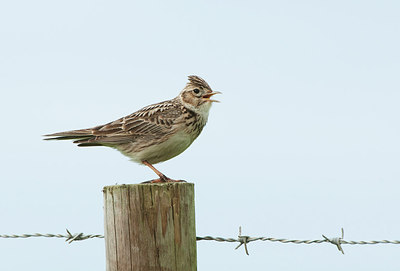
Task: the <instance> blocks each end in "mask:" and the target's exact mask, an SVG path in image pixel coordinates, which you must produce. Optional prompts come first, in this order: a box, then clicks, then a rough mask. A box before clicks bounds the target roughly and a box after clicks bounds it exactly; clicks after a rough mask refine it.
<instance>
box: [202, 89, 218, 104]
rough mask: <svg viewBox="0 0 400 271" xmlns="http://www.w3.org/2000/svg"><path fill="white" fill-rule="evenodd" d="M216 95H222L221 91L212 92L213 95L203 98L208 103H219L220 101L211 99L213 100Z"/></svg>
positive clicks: (205, 95)
mask: <svg viewBox="0 0 400 271" xmlns="http://www.w3.org/2000/svg"><path fill="white" fill-rule="evenodd" d="M215 94H222V93H221V92H219V91H213V92H211V93H207V94H204V95H203V98H204V99H206V100H207V101H210V102H214V103H219V101H217V100H212V99H210V98H211V97H212V96H214V95H215Z"/></svg>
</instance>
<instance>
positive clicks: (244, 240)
mask: <svg viewBox="0 0 400 271" xmlns="http://www.w3.org/2000/svg"><path fill="white" fill-rule="evenodd" d="M66 231H67V234H51V233H45V234H42V233H33V234H21V235H17V234H12V235H7V234H1V235H0V238H30V237H47V238H64V239H65V241H66V242H68V243H72V242H75V241H82V240H87V239H93V238H104V235H101V234H88V235H87V234H84V233H74V234H72V233H71V232H70V231H69V230H68V229H67V230H66ZM341 232H342V234H341V237H333V238H328V237H326V236H325V235H322V237H323V239H315V240H297V239H284V238H273V237H250V236H247V235H242V227H239V235H238V237H237V238H224V237H212V236H203V237H196V241H216V242H229V243H239V245H238V246H237V247H236V248H235V249H238V248H239V247H240V246H242V245H244V249H245V252H246V254H247V255H249V251H248V247H247V244H248V243H250V242H254V241H269V242H279V243H283V244H288V243H292V244H307V245H310V244H321V243H330V244H333V245H335V246H336V247H337V249H338V250H339V251H340V252H342V254H344V251H343V248H342V245H376V244H395V245H400V240H379V241H375V240H372V241H347V240H344V230H343V228H342V229H341Z"/></svg>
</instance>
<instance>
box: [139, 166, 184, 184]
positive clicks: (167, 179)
mask: <svg viewBox="0 0 400 271" xmlns="http://www.w3.org/2000/svg"><path fill="white" fill-rule="evenodd" d="M142 163H143V164H144V165H146V166H148V167H149V168H151V170H153V171H154V173H155V174H157V175H158V177H160V178H159V179H155V180H151V181H147V182H144V183H174V182H184V181H183V180H173V179H170V178H168V177H167V176H165V175H164V174H162V173H161V172H160V171H158V170H157V169H156V168H155V167H154V166H153V165H152V164H150V163H149V162H147V161H142Z"/></svg>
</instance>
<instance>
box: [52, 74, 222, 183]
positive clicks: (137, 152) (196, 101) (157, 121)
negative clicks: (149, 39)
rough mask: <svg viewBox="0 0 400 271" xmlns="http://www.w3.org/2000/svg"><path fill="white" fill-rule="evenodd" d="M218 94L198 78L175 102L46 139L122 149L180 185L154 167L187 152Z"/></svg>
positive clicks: (191, 79) (163, 179) (162, 178)
mask: <svg viewBox="0 0 400 271" xmlns="http://www.w3.org/2000/svg"><path fill="white" fill-rule="evenodd" d="M218 93H220V92H218V91H212V90H211V88H210V86H209V85H208V84H207V82H206V81H204V80H203V79H202V78H200V77H198V76H194V75H191V76H189V82H188V83H187V84H186V86H185V87H184V89H183V90H182V91H181V93H180V94H179V95H178V96H177V97H176V98H174V99H171V100H168V101H164V102H161V103H157V104H153V105H149V106H146V107H144V108H142V109H140V110H139V111H136V112H135V113H132V114H130V115H128V116H126V117H123V118H120V119H118V120H115V121H113V122H110V123H107V124H104V125H99V126H96V127H93V128H88V129H81V130H73V131H67V132H60V133H54V134H49V135H45V136H46V137H48V138H46V140H68V139H71V140H74V141H73V143H76V144H78V146H79V147H89V146H106V147H111V148H114V149H117V150H119V151H120V152H121V153H122V154H124V155H126V156H128V157H129V158H130V159H131V160H132V161H134V162H137V163H141V164H144V165H146V166H148V167H149V168H151V169H152V170H153V171H154V172H155V173H156V174H157V175H158V177H159V178H158V179H155V180H152V181H151V182H153V183H156V182H176V180H172V179H170V178H168V177H167V176H165V175H164V174H162V173H161V172H160V171H158V170H157V169H156V168H155V167H154V166H153V164H157V163H160V162H164V161H167V160H169V159H171V158H173V157H175V156H177V155H178V154H180V153H182V152H183V151H184V150H186V149H187V148H188V147H189V146H190V145H191V144H192V143H193V141H194V140H195V139H196V138H197V137H198V136H199V135H200V133H201V131H202V130H203V128H204V126H205V125H206V123H207V119H208V113H209V110H210V107H211V104H212V103H213V102H218V101H216V100H213V99H211V97H212V96H213V95H215V94H218Z"/></svg>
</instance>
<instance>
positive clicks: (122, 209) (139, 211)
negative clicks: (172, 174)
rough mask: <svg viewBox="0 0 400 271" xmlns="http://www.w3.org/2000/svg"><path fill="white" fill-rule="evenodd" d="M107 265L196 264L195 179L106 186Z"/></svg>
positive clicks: (160, 267) (170, 270)
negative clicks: (184, 181) (187, 181)
mask: <svg viewBox="0 0 400 271" xmlns="http://www.w3.org/2000/svg"><path fill="white" fill-rule="evenodd" d="M103 193H104V226H105V227H104V235H105V244H106V261H107V269H106V270H107V271H128V270H129V271H138V270H140V271H180V270H181V271H192V270H197V261H196V227H195V216H194V184H192V183H164V184H132V185H115V186H106V187H104V190H103Z"/></svg>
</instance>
